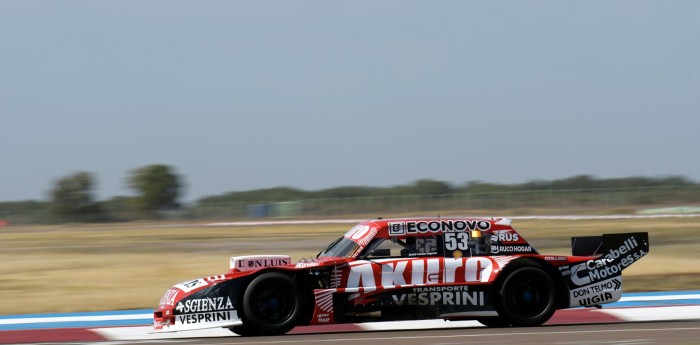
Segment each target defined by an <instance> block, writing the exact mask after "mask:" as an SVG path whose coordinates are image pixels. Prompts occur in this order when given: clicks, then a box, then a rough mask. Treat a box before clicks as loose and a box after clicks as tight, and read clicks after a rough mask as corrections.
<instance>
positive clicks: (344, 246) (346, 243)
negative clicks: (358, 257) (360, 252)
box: [318, 237, 359, 258]
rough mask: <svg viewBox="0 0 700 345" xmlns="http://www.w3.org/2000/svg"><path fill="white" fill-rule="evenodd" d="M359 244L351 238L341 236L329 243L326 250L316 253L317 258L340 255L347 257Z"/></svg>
mask: <svg viewBox="0 0 700 345" xmlns="http://www.w3.org/2000/svg"><path fill="white" fill-rule="evenodd" d="M357 247H359V245H358V244H357V243H355V242H353V241H352V240H349V239H347V238H345V237H341V238H339V239H337V240H335V241H333V243H331V244H330V245H329V246H328V248H326V250H324V251H322V252H321V253H319V254H318V257H319V258H324V257H340V258H347V257H350V255H352V254H353V253H354V252H355V250H356V249H357Z"/></svg>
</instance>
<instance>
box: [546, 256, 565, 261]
mask: <svg viewBox="0 0 700 345" xmlns="http://www.w3.org/2000/svg"><path fill="white" fill-rule="evenodd" d="M544 259H545V260H547V261H566V256H545V257H544Z"/></svg>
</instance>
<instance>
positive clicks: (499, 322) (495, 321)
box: [476, 316, 510, 328]
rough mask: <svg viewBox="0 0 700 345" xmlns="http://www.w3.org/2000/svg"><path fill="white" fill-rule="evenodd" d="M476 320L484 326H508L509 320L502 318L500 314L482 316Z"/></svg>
mask: <svg viewBox="0 0 700 345" xmlns="http://www.w3.org/2000/svg"><path fill="white" fill-rule="evenodd" d="M476 321H479V323H480V324H482V325H484V326H486V327H493V328H501V327H508V326H510V322H508V321H506V320H504V319H503V318H502V317H500V316H493V317H482V318H480V319H476Z"/></svg>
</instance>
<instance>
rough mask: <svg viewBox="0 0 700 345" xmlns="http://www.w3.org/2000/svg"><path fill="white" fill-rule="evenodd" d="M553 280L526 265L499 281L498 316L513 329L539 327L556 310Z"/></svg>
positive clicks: (543, 272)
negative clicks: (501, 282) (517, 327)
mask: <svg viewBox="0 0 700 345" xmlns="http://www.w3.org/2000/svg"><path fill="white" fill-rule="evenodd" d="M555 302H556V291H555V287H554V281H553V280H552V278H551V277H550V276H549V274H547V272H545V271H543V270H542V269H540V268H539V267H534V266H526V267H521V268H518V269H516V270H515V271H513V272H511V273H510V274H509V275H508V276H507V277H506V279H505V280H504V281H503V284H502V285H501V290H500V300H499V303H497V308H498V315H499V318H501V319H502V320H503V321H504V322H505V323H508V324H511V325H513V326H539V325H541V324H543V323H545V322H547V320H549V318H551V317H552V314H554V311H555V310H556V303H555Z"/></svg>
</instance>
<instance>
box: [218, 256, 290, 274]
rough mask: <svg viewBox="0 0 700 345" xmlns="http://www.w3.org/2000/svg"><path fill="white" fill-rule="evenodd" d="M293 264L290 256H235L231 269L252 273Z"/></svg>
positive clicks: (232, 259)
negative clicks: (252, 271)
mask: <svg viewBox="0 0 700 345" xmlns="http://www.w3.org/2000/svg"><path fill="white" fill-rule="evenodd" d="M291 263H292V258H291V257H289V256H288V255H252V256H234V257H232V258H231V266H230V267H231V268H232V269H236V270H238V271H251V270H256V269H259V268H263V267H272V266H284V265H289V264H291Z"/></svg>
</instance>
